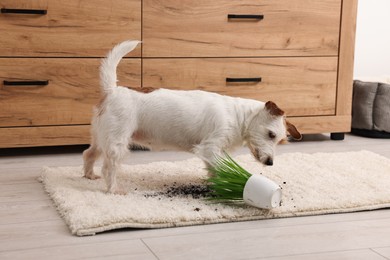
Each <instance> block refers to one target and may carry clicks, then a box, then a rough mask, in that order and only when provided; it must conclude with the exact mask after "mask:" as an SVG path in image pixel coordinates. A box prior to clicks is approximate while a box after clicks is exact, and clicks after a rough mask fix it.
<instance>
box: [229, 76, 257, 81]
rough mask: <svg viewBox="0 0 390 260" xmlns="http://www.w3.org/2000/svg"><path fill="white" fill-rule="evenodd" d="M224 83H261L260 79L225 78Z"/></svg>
mask: <svg viewBox="0 0 390 260" xmlns="http://www.w3.org/2000/svg"><path fill="white" fill-rule="evenodd" d="M226 82H261V78H260V77H259V78H226Z"/></svg>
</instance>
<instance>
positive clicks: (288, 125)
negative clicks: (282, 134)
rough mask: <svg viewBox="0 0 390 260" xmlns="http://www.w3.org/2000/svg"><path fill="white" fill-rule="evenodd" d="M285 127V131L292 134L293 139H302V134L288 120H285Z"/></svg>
mask: <svg viewBox="0 0 390 260" xmlns="http://www.w3.org/2000/svg"><path fill="white" fill-rule="evenodd" d="M286 129H287V132H288V133H289V134H290V135H291V136H292V138H294V139H295V140H301V139H302V135H301V133H300V132H298V130H297V128H296V127H295V126H294V125H293V124H291V123H290V122H288V121H287V120H286Z"/></svg>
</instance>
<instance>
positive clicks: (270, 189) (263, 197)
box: [244, 175, 282, 209]
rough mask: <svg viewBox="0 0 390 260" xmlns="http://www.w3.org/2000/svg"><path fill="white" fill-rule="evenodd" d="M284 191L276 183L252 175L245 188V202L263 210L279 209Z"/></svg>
mask: <svg viewBox="0 0 390 260" xmlns="http://www.w3.org/2000/svg"><path fill="white" fill-rule="evenodd" d="M281 200H282V189H281V188H280V186H279V185H277V184H276V183H275V182H273V181H271V180H270V179H268V178H266V177H264V176H261V175H252V176H251V177H249V179H248V181H247V182H246V184H245V187H244V202H245V203H247V204H249V205H251V206H254V207H257V208H263V209H271V208H275V207H278V206H279V205H280V201H281Z"/></svg>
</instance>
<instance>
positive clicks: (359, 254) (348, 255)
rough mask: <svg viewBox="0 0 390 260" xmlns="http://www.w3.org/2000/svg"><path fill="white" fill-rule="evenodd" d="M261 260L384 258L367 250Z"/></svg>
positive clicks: (356, 259)
mask: <svg viewBox="0 0 390 260" xmlns="http://www.w3.org/2000/svg"><path fill="white" fill-rule="evenodd" d="M257 259H259V260H260V259H261V260H276V259H277V260H313V259H322V260H348V259H353V260H368V259H369V260H385V259H386V258H384V257H382V256H380V255H379V254H377V253H375V252H373V251H371V250H369V249H363V250H352V251H339V252H324V253H319V254H306V255H290V256H282V257H280V256H278V257H266V258H257Z"/></svg>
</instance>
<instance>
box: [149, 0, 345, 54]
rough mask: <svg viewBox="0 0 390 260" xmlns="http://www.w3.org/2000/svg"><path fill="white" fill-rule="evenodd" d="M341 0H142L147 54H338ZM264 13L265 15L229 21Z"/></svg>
mask: <svg viewBox="0 0 390 260" xmlns="http://www.w3.org/2000/svg"><path fill="white" fill-rule="evenodd" d="M341 2H342V1H341V0H293V1H291V0H278V1H273V0H243V1H231V0H215V1H205V0H202V1H191V0H183V1H176V0H164V1H157V0H144V1H143V24H142V26H143V55H144V56H146V57H228V56H229V57H230V56H235V57H238V56H247V57H254V56H319V55H338V43H339V27H340V13H341ZM228 14H233V15H263V19H260V18H259V17H258V18H259V19H256V18H255V19H246V18H244V19H228Z"/></svg>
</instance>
